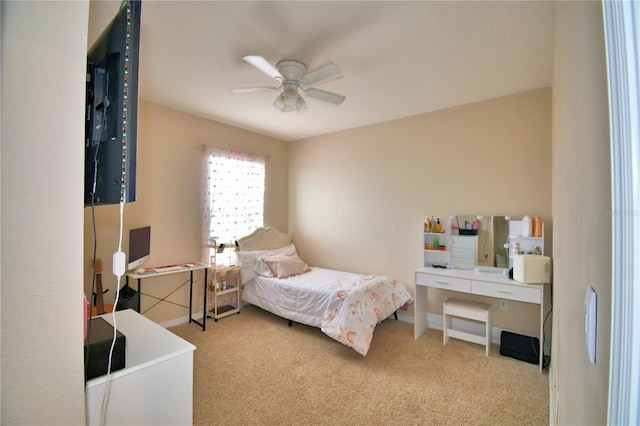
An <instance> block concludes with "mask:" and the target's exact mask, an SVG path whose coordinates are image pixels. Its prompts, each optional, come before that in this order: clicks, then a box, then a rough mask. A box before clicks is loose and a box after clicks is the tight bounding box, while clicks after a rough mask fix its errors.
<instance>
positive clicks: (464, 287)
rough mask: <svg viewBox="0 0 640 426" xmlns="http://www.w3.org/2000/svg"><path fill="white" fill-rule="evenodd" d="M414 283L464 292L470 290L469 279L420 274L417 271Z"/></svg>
mask: <svg viewBox="0 0 640 426" xmlns="http://www.w3.org/2000/svg"><path fill="white" fill-rule="evenodd" d="M416 284H418V285H424V286H427V287H435V288H442V289H445V290H453V291H462V292H465V293H469V292H470V291H471V281H469V280H465V279H461V278H451V277H443V276H441V275H430V274H422V273H419V272H418V273H417V274H416Z"/></svg>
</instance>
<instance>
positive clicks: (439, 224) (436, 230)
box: [433, 218, 442, 234]
mask: <svg viewBox="0 0 640 426" xmlns="http://www.w3.org/2000/svg"><path fill="white" fill-rule="evenodd" d="M433 232H435V233H438V234H439V233H441V232H442V224H441V223H440V218H437V219H436V225H435V227H434V229H433Z"/></svg>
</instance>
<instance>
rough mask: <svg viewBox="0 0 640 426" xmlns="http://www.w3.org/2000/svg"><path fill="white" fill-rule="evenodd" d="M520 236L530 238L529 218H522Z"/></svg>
mask: <svg viewBox="0 0 640 426" xmlns="http://www.w3.org/2000/svg"><path fill="white" fill-rule="evenodd" d="M522 236H523V237H530V236H531V219H530V218H529V216H525V217H523V218H522Z"/></svg>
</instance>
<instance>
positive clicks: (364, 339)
mask: <svg viewBox="0 0 640 426" xmlns="http://www.w3.org/2000/svg"><path fill="white" fill-rule="evenodd" d="M334 296H335V297H333V298H332V299H331V301H330V302H329V306H328V307H327V311H326V312H325V314H324V316H323V317H322V322H321V326H320V329H321V330H322V332H323V333H325V334H326V335H327V336H329V337H331V338H333V339H335V340H337V341H338V342H340V343H342V344H344V345H346V346H348V347H350V348H353V349H354V350H355V351H357V352H359V353H360V354H362V356H366V355H367V352H369V346H370V344H371V339H372V338H373V331H374V330H375V328H376V325H377V324H378V323H379V322H380V321H382V320H384V319H385V318H387V317H388V316H389V315H391V314H392V313H394V312H395V311H396V310H397V309H398V308H399V307H401V306H402V305H404V304H405V303H410V302H412V301H413V298H412V297H411V295H410V294H409V293H408V292H407V289H406V288H405V286H404V284H402V283H400V282H399V281H396V280H395V279H393V278H389V277H384V276H374V275H362V276H360V277H359V278H358V279H357V280H355V281H353V282H352V283H350V284H349V285H344V286H343V287H342V288H340V289H338V290H336V291H335V292H334Z"/></svg>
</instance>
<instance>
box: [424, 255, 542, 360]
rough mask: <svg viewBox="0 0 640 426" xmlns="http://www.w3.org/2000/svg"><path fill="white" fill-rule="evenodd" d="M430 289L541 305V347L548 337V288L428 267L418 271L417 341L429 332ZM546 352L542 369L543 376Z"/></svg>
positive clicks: (494, 275)
mask: <svg viewBox="0 0 640 426" xmlns="http://www.w3.org/2000/svg"><path fill="white" fill-rule="evenodd" d="M429 287H431V288H436V289H443V290H450V291H456V292H460V293H467V294H476V295H480V296H488V297H493V298H496V299H505V300H515V301H519V302H527V303H533V304H536V305H540V333H539V338H540V347H541V348H542V346H543V333H544V285H531V284H521V283H519V282H517V281H514V280H511V279H509V278H508V277H506V276H504V275H502V273H499V272H476V271H475V270H461V269H441V268H432V267H428V266H427V267H424V268H420V269H418V270H416V296H415V322H414V337H415V338H416V339H417V338H418V337H420V336H421V335H422V333H424V332H425V330H426V329H427V328H428V326H429V324H428V319H427V305H428V303H427V302H428V293H429ZM542 361H543V350H540V359H539V367H540V372H542V364H543V363H542Z"/></svg>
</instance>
